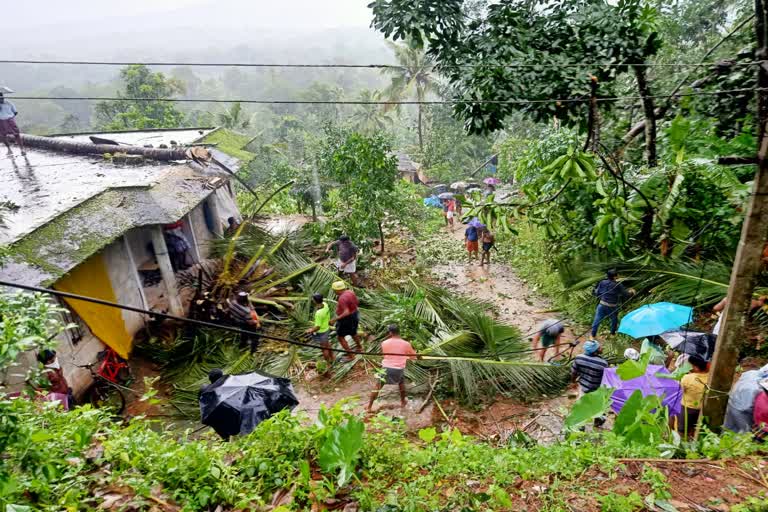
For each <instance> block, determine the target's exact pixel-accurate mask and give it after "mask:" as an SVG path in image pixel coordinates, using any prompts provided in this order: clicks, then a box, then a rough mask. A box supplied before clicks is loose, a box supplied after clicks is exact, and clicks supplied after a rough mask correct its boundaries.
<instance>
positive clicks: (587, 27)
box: [370, 0, 659, 133]
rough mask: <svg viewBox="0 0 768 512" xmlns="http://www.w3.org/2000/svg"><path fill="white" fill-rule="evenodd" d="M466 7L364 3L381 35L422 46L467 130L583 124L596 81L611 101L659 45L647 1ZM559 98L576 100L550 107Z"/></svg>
mask: <svg viewBox="0 0 768 512" xmlns="http://www.w3.org/2000/svg"><path fill="white" fill-rule="evenodd" d="M464 4H465V2H464V1H463V0H422V1H420V2H412V1H409V0H375V1H374V2H373V3H371V4H370V6H371V8H372V9H373V14H374V20H373V25H374V26H375V27H376V28H377V29H379V30H380V31H381V32H382V33H383V34H384V35H385V36H386V37H393V38H394V39H395V40H397V39H405V40H408V41H410V42H411V44H421V45H425V46H427V47H428V48H429V49H428V51H427V54H428V56H430V57H432V58H433V59H434V63H435V64H436V66H437V70H438V71H439V72H440V73H441V75H443V76H445V77H446V78H447V80H448V81H449V82H450V85H451V86H452V89H453V96H454V98H455V99H457V100H461V101H460V102H459V103H457V104H456V106H455V107H454V112H455V114H456V115H457V116H458V117H459V118H460V119H462V120H464V121H465V126H466V128H467V130H468V131H470V132H472V133H487V132H490V131H494V130H499V129H502V128H503V127H504V126H505V120H506V119H507V117H508V116H509V115H510V114H511V113H513V112H517V111H521V112H524V113H525V114H526V115H528V116H529V117H530V118H532V119H533V120H535V121H545V122H550V121H551V120H552V118H553V117H556V118H558V119H559V120H560V121H561V123H563V124H565V125H571V126H573V125H582V124H583V123H584V122H585V120H586V119H587V117H588V115H587V114H588V109H589V105H588V99H589V97H590V92H591V87H592V83H593V81H595V80H596V81H597V82H598V83H599V84H600V89H599V92H600V95H601V96H612V95H615V89H616V87H615V85H616V82H617V80H616V78H617V76H618V75H619V74H620V73H623V72H626V71H628V70H629V66H630V65H633V64H634V65H642V64H643V63H644V62H645V60H646V59H647V58H648V57H649V56H651V55H653V54H654V53H655V52H656V51H657V50H658V47H659V44H658V37H657V35H656V31H655V28H654V19H655V10H654V9H653V8H651V7H649V6H648V5H647V4H646V3H645V1H644V0H622V1H620V2H618V4H616V5H614V4H613V2H608V1H606V0H566V1H560V2H550V3H546V2H545V3H542V2H540V1H534V0H505V1H502V2H498V3H493V4H492V5H490V6H488V8H487V9H486V10H485V11H482V10H481V11H479V12H478V13H476V14H475V15H473V16H469V15H467V13H465V12H464V8H465V5H464ZM593 77H594V78H593ZM560 98H563V99H571V98H579V99H582V100H583V101H562V102H557V101H553V100H556V99H560ZM509 100H520V101H521V102H520V103H515V102H510V101H509ZM528 100H533V101H534V102H535V103H528V102H527V101H528ZM609 104H610V102H602V103H601V105H609ZM603 108H606V107H603Z"/></svg>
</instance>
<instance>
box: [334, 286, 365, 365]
mask: <svg viewBox="0 0 768 512" xmlns="http://www.w3.org/2000/svg"><path fill="white" fill-rule="evenodd" d="M331 288H332V289H333V291H334V292H336V296H337V297H338V299H337V302H336V316H334V317H333V318H331V321H330V324H331V325H335V324H336V323H337V322H338V325H336V337H337V338H338V339H339V343H340V344H341V346H342V347H343V348H344V350H350V348H349V343H348V341H347V337H351V338H352V339H354V340H355V347H356V349H357V350H358V352H362V350H363V347H362V345H361V344H360V336H359V335H358V334H357V327H358V325H359V323H360V315H359V313H358V301H357V295H355V292H353V291H352V290H348V289H347V284H346V283H345V282H344V281H336V282H334V283H333V284H332V285H331ZM353 357H354V356H353V355H352V354H347V355H346V359H347V361H350V360H352V359H353Z"/></svg>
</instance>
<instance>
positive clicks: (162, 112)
mask: <svg viewBox="0 0 768 512" xmlns="http://www.w3.org/2000/svg"><path fill="white" fill-rule="evenodd" d="M120 81H121V84H122V88H121V89H120V90H119V91H118V94H117V95H118V97H120V98H125V99H121V100H113V101H102V102H99V103H97V104H96V108H95V110H96V118H97V123H98V124H99V125H100V127H101V128H103V129H105V130H126V129H137V130H143V129H146V128H176V127H178V126H180V125H181V124H182V123H183V121H184V115H183V114H182V113H181V112H180V111H179V110H177V109H176V107H174V106H173V104H172V103H168V102H165V101H162V99H164V98H172V97H174V96H175V95H177V94H181V93H183V92H184V86H183V84H182V82H181V81H179V80H178V79H175V78H167V77H166V76H165V75H164V74H163V73H160V72H154V71H150V70H149V68H148V67H146V66H144V65H140V64H136V65H132V66H128V67H126V68H123V69H122V70H121V71H120Z"/></svg>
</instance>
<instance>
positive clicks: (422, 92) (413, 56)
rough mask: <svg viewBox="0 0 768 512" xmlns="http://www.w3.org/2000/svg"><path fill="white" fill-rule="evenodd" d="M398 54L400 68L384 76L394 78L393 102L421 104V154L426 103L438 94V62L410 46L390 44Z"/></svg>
mask: <svg viewBox="0 0 768 512" xmlns="http://www.w3.org/2000/svg"><path fill="white" fill-rule="evenodd" d="M388 44H389V46H390V48H392V50H393V51H394V52H395V58H396V59H397V63H398V67H397V68H386V69H385V70H384V73H385V74H387V75H389V76H390V83H389V87H387V89H386V91H385V94H386V96H387V97H388V98H389V100H390V101H402V100H403V99H404V98H415V99H416V101H418V102H419V104H418V105H417V106H418V122H417V129H418V133H419V151H420V152H421V153H423V152H424V124H423V111H424V108H423V107H424V106H423V105H422V102H424V100H426V98H427V95H428V94H429V93H437V91H438V81H437V75H436V73H435V61H434V59H433V57H432V56H431V55H428V54H427V53H426V52H425V51H424V50H423V49H420V48H418V47H416V46H413V45H410V44H395V43H391V42H388Z"/></svg>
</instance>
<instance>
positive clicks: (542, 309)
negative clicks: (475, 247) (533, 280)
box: [431, 224, 572, 340]
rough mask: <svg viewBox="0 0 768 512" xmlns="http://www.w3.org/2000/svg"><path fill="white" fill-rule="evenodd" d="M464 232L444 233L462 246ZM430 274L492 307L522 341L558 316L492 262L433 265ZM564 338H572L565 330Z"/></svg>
mask: <svg viewBox="0 0 768 512" xmlns="http://www.w3.org/2000/svg"><path fill="white" fill-rule="evenodd" d="M464 229H465V226H463V225H461V224H460V225H458V226H456V228H455V229H454V230H453V231H450V230H446V231H445V233H444V235H445V237H449V238H451V239H452V240H454V241H455V243H456V244H457V245H460V246H463V245H464ZM465 254H466V252H465ZM491 258H493V254H492V255H491ZM431 270H432V274H433V275H434V277H435V278H436V279H437V281H438V282H439V283H440V285H442V286H443V287H445V288H448V289H451V290H455V291H456V292H457V293H459V294H461V295H465V296H468V297H473V298H476V299H480V300H484V301H488V302H492V303H494V304H495V305H496V307H497V309H498V318H499V319H500V320H502V321H504V322H507V323H510V324H512V325H514V326H516V327H518V328H519V329H520V332H521V333H522V334H523V335H524V337H525V338H530V337H531V336H533V331H534V330H535V328H536V325H537V324H538V323H539V322H541V321H542V320H545V319H547V318H558V314H557V313H555V312H553V311H552V305H551V304H550V303H549V302H548V301H547V300H546V299H545V298H543V297H541V296H540V295H539V294H537V293H536V292H534V291H532V290H531V289H530V287H529V286H528V285H527V284H526V283H525V282H524V281H523V280H522V279H520V278H519V277H518V276H517V275H516V274H515V271H514V269H513V268H512V267H510V266H509V265H506V264H503V263H495V262H493V261H491V265H490V266H489V265H485V266H482V267H481V266H480V264H479V263H478V262H477V260H473V261H472V262H471V263H470V262H469V261H468V260H467V259H466V258H463V259H462V260H461V261H455V262H452V263H448V264H444V265H435V266H434V267H433V268H432V269H431ZM565 338H566V340H568V339H571V338H572V336H571V334H570V332H569V331H568V330H566V334H565Z"/></svg>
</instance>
